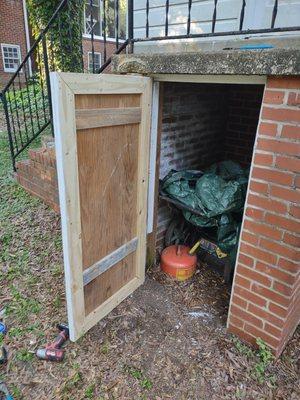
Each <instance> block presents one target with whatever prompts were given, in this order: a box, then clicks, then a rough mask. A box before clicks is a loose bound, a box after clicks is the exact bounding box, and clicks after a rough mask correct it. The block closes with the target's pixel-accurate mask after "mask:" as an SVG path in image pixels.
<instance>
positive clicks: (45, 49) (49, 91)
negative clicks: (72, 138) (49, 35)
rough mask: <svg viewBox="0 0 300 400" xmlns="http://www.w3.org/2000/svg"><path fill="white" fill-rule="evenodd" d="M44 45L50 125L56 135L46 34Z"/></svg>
mask: <svg viewBox="0 0 300 400" xmlns="http://www.w3.org/2000/svg"><path fill="white" fill-rule="evenodd" d="M42 46H43V58H44V67H45V78H46V85H47V94H48V107H49V116H50V126H51V133H52V136H54V130H53V114H52V99H51V85H50V71H49V63H48V52H47V42H46V36H44V37H43V39H42ZM41 79H43V78H42V77H41Z"/></svg>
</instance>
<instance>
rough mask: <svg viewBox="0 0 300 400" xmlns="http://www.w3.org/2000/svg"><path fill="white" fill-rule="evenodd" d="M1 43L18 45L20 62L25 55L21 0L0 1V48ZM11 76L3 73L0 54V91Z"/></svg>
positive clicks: (0, 55)
mask: <svg viewBox="0 0 300 400" xmlns="http://www.w3.org/2000/svg"><path fill="white" fill-rule="evenodd" d="M1 43H5V44H13V45H19V46H20V50H21V60H22V59H23V58H24V56H25V55H26V53H27V47H26V34H25V25H24V14H23V2H22V0H1V1H0V46H1ZM0 52H1V49H0ZM12 75H13V73H8V72H4V68H3V58H2V52H1V54H0V89H1V88H2V87H3V86H4V85H5V83H6V82H7V81H8V80H9V79H10V78H11V76H12ZM21 75H22V74H21Z"/></svg>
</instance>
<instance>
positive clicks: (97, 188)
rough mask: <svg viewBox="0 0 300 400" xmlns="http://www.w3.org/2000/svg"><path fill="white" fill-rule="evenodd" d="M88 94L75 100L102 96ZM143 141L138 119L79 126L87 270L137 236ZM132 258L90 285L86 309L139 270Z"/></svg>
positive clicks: (132, 100)
mask: <svg viewBox="0 0 300 400" xmlns="http://www.w3.org/2000/svg"><path fill="white" fill-rule="evenodd" d="M86 97H87V98H85V97H83V96H81V98H80V99H77V98H76V96H75V102H76V106H77V105H78V106H79V107H80V106H83V104H84V105H86V104H87V103H89V106H93V104H94V102H98V101H99V99H95V98H89V97H90V96H86ZM98 97H99V96H98ZM101 97H102V99H101V100H102V104H103V103H105V96H101ZM112 101H113V102H114V107H118V106H119V105H120V103H121V104H122V103H123V104H124V102H125V103H126V106H129V105H131V104H132V103H133V104H134V103H136V101H137V99H136V98H135V97H132V98H130V97H129V96H126V97H125V99H123V98H122V96H120V95H119V96H116V95H115V96H114V98H112V97H111V96H110V97H109V98H108V99H107V104H111V102H112ZM130 103H131V104H130ZM138 143H139V124H131V125H120V126H113V127H103V128H96V129H89V130H79V131H77V153H78V174H79V187H80V209H81V225H82V249H83V250H82V260H83V270H85V269H87V268H89V267H90V266H91V265H93V264H94V263H95V262H97V261H98V260H100V259H101V258H104V257H105V256H106V255H107V254H110V253H112V252H113V251H115V250H116V249H118V248H119V247H121V246H122V245H123V244H124V243H126V242H128V241H130V240H131V239H133V238H134V237H136V236H137V172H138ZM128 258H129V259H131V261H133V262H131V264H129V263H128V260H124V261H121V262H120V263H118V265H117V266H115V267H113V268H112V269H111V270H110V271H107V273H105V274H103V275H102V276H101V277H99V278H97V279H95V280H94V282H93V283H91V284H89V285H87V287H85V289H84V293H85V309H86V314H88V313H89V312H90V311H91V310H93V309H94V308H95V307H97V306H98V305H99V304H101V302H103V301H104V300H106V297H105V295H104V294H105V293H106V294H107V295H108V294H109V296H111V295H112V294H113V291H114V290H115V291H116V290H118V289H120V287H122V286H123V285H124V284H125V283H127V282H128V279H129V278H133V277H134V276H135V269H136V262H135V261H134V257H133V256H132V257H128ZM122 269H124V272H122ZM111 281H113V282H111ZM95 287H97V290H96V289H95ZM103 296H104V297H103Z"/></svg>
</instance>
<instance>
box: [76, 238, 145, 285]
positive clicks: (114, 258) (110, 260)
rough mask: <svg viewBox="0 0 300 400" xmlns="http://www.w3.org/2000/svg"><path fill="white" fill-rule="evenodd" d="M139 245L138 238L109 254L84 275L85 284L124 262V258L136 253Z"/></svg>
mask: <svg viewBox="0 0 300 400" xmlns="http://www.w3.org/2000/svg"><path fill="white" fill-rule="evenodd" d="M137 245H138V238H134V239H132V240H130V242H128V243H125V244H123V246H121V247H119V248H118V249H117V250H115V251H113V252H112V253H110V254H108V255H107V256H105V257H104V258H102V259H101V260H99V261H98V262H96V263H95V264H93V265H92V266H90V267H89V268H88V269H86V270H85V271H84V273H83V284H84V285H87V284H88V283H90V282H91V281H93V280H94V279H96V278H97V277H98V276H99V275H101V274H103V273H104V272H106V271H107V270H108V269H109V268H111V267H113V266H114V265H115V264H117V263H118V262H120V261H122V260H123V258H125V257H127V256H128V255H129V254H131V253H132V252H134V251H136V249H137Z"/></svg>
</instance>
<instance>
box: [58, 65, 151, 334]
mask: <svg viewBox="0 0 300 400" xmlns="http://www.w3.org/2000/svg"><path fill="white" fill-rule="evenodd" d="M54 75H55V78H54V79H53V81H55V80H56V84H55V85H54V84H53V87H54V89H55V90H53V93H54V97H53V101H52V103H53V107H54V109H55V120H56V122H55V126H56V128H55V133H56V138H57V139H56V142H57V154H59V160H58V165H59V174H60V183H59V184H60V193H61V194H62V195H61V198H60V203H61V210H62V215H61V217H62V225H63V235H64V240H63V245H64V260H65V277H66V287H67V306H68V318H69V326H70V338H71V340H77V339H78V338H79V337H80V336H81V335H82V334H83V333H84V332H86V331H87V330H88V329H90V328H91V327H92V326H93V325H94V324H95V323H97V322H98V321H99V320H100V319H101V318H102V317H104V316H105V315H106V314H107V313H108V312H109V311H111V310H112V309H113V308H114V307H115V306H116V305H117V304H119V303H120V302H121V301H122V300H123V299H124V298H126V297H127V296H128V295H129V294H130V293H132V291H134V290H135V289H136V288H137V287H138V286H140V285H141V284H142V283H143V281H144V274H145V255H146V215H147V188H148V153H149V132H150V104H151V86H152V81H151V79H150V78H144V77H137V76H135V77H133V76H130V77H129V76H123V77H120V76H114V75H112V74H110V75H109V76H107V75H106V76H105V77H103V76H93V77H91V76H90V77H86V76H85V75H84V74H67V73H55V74H54ZM57 82H59V84H58V83H57ZM126 108H127V109H128V108H129V109H132V108H138V109H141V113H140V117H139V119H138V121H136V122H134V123H131V122H132V120H131V121H130V123H128V122H129V121H128V116H127V119H126V121H124V123H123V124H121V125H113V126H112V124H110V125H109V126H100V127H99V126H97V127H92V128H89V129H78V126H77V127H76V118H75V110H81V111H79V113H81V115H83V114H84V111H82V110H95V109H99V110H101V111H100V112H101V113H102V115H108V114H109V113H110V114H111V109H114V110H116V113H117V112H118V110H121V111H120V112H121V113H122V110H124V109H126ZM102 110H104V111H102ZM88 112H89V111H88ZM93 113H94V111H91V114H93ZM135 238H137V239H138V240H137V245H136V251H133V252H132V253H130V254H128V255H126V256H125V257H124V258H123V259H122V260H120V261H119V262H117V263H116V264H115V265H113V266H111V267H110V268H109V269H107V270H105V271H104V272H103V273H102V274H101V275H99V276H97V277H96V278H95V279H92V280H91V281H90V282H89V283H88V284H87V285H85V286H84V285H83V282H84V278H83V276H84V271H88V269H89V268H90V267H91V266H92V265H94V264H95V263H97V262H98V261H99V260H103V259H105V258H106V257H107V256H109V255H111V254H112V253H114V251H116V250H117V249H119V248H120V247H122V246H123V245H124V244H126V243H128V242H130V241H132V240H133V239H135ZM116 261H117V260H116Z"/></svg>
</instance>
